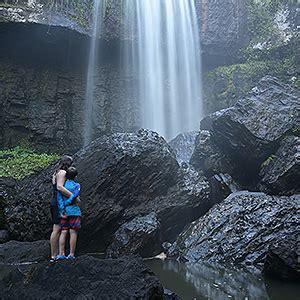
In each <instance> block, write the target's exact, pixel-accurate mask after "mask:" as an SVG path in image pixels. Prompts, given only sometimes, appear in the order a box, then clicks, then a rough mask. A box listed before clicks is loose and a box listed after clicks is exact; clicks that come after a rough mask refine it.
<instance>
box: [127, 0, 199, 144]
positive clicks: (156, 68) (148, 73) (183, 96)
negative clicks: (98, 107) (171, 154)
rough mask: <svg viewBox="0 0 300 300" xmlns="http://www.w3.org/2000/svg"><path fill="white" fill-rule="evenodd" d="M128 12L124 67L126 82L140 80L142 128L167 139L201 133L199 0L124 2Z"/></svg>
mask: <svg viewBox="0 0 300 300" xmlns="http://www.w3.org/2000/svg"><path fill="white" fill-rule="evenodd" d="M123 9H124V11H123V13H124V30H125V36H126V35H129V36H131V39H130V40H129V41H128V42H127V44H126V46H125V47H123V54H122V55H123V64H124V65H123V68H124V72H125V73H124V74H125V76H126V77H128V76H129V75H130V74H131V76H132V77H137V88H136V95H135V97H136V98H138V99H139V106H140V112H141V114H140V119H141V126H142V127H145V128H149V129H152V130H155V131H157V132H159V133H160V134H162V135H163V136H165V137H166V138H173V137H174V136H175V135H176V134H178V133H180V132H186V131H191V130H195V129H198V128H199V121H200V119H201V114H202V87H201V51H200V50H201V49H200V40H199V27H198V22H197V15H196V8H195V3H194V0H123ZM128 82H135V81H134V80H132V81H128ZM128 90H130V89H128ZM131 90H132V89H131ZM130 97H134V96H133V95H128V96H127V98H130Z"/></svg>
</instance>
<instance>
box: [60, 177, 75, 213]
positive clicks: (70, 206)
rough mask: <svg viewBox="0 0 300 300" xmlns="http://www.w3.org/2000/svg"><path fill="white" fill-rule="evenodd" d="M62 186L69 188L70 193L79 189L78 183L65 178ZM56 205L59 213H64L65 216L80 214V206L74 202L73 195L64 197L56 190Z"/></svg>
mask: <svg viewBox="0 0 300 300" xmlns="http://www.w3.org/2000/svg"><path fill="white" fill-rule="evenodd" d="M64 187H65V188H66V189H67V190H69V191H70V192H71V193H72V194H74V193H75V192H78V195H79V190H80V184H79V183H78V182H75V181H74V180H67V181H66V182H65V184H64ZM57 206H58V209H59V213H60V214H63V213H66V214H67V216H76V217H77V216H81V211H80V207H79V206H78V205H76V204H74V198H73V197H69V198H68V197H66V196H64V195H63V194H62V193H61V192H57Z"/></svg>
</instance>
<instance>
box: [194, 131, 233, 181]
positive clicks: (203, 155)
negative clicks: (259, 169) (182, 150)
mask: <svg viewBox="0 0 300 300" xmlns="http://www.w3.org/2000/svg"><path fill="white" fill-rule="evenodd" d="M190 163H191V164H192V166H194V167H195V169H197V170H199V171H200V170H201V171H203V172H204V174H205V175H207V176H208V177H210V176H213V175H215V174H218V173H230V174H232V173H233V164H232V162H231V160H230V159H229V158H228V157H227V156H226V155H225V154H224V153H222V151H221V150H220V149H219V147H218V146H217V145H216V143H215V142H214V141H213V139H212V136H211V133H210V132H209V131H207V130H201V131H200V132H199V134H198V135H197V137H196V140H195V150H194V152H193V154H192V156H191V159H190Z"/></svg>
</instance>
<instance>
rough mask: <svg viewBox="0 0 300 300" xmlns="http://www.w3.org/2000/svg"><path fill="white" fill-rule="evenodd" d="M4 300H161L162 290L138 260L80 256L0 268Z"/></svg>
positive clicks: (136, 258)
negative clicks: (51, 262) (82, 299)
mask: <svg viewBox="0 0 300 300" xmlns="http://www.w3.org/2000/svg"><path fill="white" fill-rule="evenodd" d="M0 277H1V281H0V288H1V296H3V297H5V299H50V298H55V299H57V298H61V297H63V298H64V299H74V298H76V299H79V298H80V299H81V298H84V299H96V298H97V299H99V297H100V298H101V299H163V294H164V291H163V287H162V285H161V284H160V282H159V280H158V279H157V278H156V277H155V275H154V274H153V273H152V272H151V271H150V270H149V269H148V268H147V267H146V266H145V265H144V263H143V261H142V260H141V259H140V258H138V257H124V258H121V259H118V260H110V259H108V260H100V259H96V258H93V257H90V256H82V257H79V258H77V259H76V260H75V261H60V262H57V263H55V264H52V265H49V264H48V263H39V264H32V265H25V266H14V265H6V266H1V271H0Z"/></svg>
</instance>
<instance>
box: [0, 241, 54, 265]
mask: <svg viewBox="0 0 300 300" xmlns="http://www.w3.org/2000/svg"><path fill="white" fill-rule="evenodd" d="M49 255H50V244H49V240H48V241H36V242H18V241H9V242H7V243H4V244H1V245H0V263H5V264H12V263H15V264H16V263H28V262H42V261H45V260H47V259H48V258H49Z"/></svg>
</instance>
